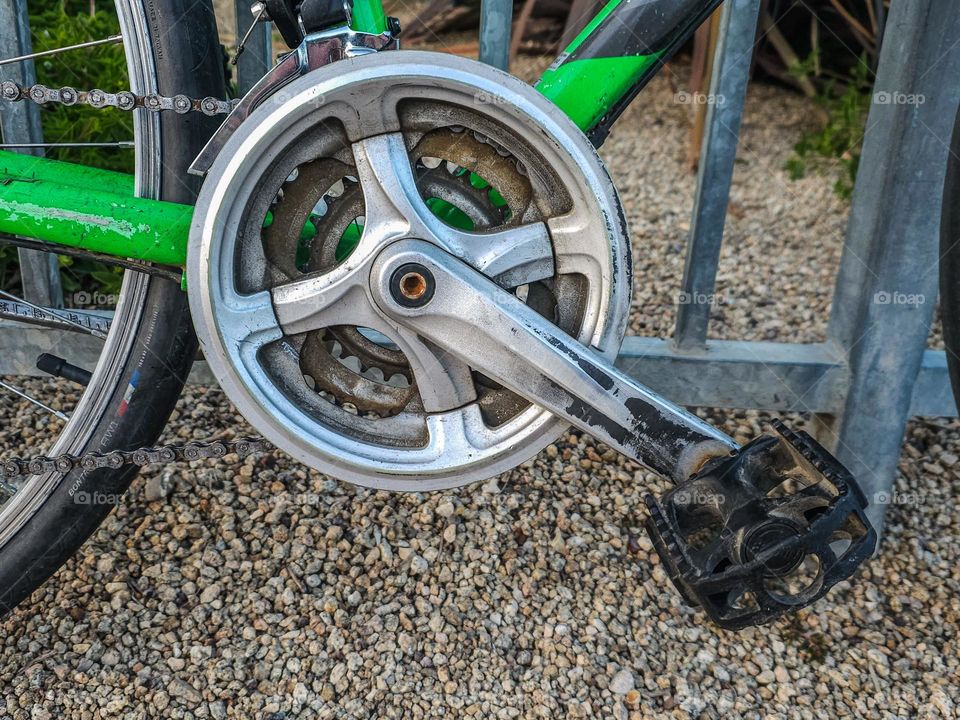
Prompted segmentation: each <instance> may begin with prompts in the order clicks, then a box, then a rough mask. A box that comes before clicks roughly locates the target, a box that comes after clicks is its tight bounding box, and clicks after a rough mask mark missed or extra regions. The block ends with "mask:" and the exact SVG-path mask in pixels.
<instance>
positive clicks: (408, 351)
mask: <svg viewBox="0 0 960 720" xmlns="http://www.w3.org/2000/svg"><path fill="white" fill-rule="evenodd" d="M381 323H382V321H381ZM385 334H386V335H387V336H388V337H389V338H390V339H391V340H393V341H394V342H395V343H396V344H397V346H398V347H399V348H400V350H401V351H403V354H404V355H405V356H406V358H407V362H409V363H410V370H411V371H412V372H413V377H414V380H415V381H416V384H417V390H418V391H419V393H420V399H421V400H422V401H423V409H424V411H425V412H428V413H438V412H446V411H448V410H453V409H455V408H459V407H462V406H464V405H466V404H467V403H471V402H473V401H474V400H476V399H477V391H476V387H475V386H474V384H473V376H472V374H471V372H470V368H469V367H468V366H467V364H466V363H464V362H463V361H462V360H460V359H459V358H457V357H456V356H455V355H453V354H451V353H449V352H447V351H446V350H444V349H443V348H440V347H438V346H437V345H434V344H433V343H431V342H430V341H428V340H425V339H423V338H422V337H420V336H419V335H418V334H417V333H416V332H413V331H410V330H407V329H406V328H404V327H400V326H394V327H392V328H389V329H387V330H386V331H385Z"/></svg>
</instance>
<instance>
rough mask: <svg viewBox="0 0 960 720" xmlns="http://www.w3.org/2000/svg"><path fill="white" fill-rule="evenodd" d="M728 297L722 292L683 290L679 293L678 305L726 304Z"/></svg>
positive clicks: (711, 305)
mask: <svg viewBox="0 0 960 720" xmlns="http://www.w3.org/2000/svg"><path fill="white" fill-rule="evenodd" d="M726 302H727V298H726V297H725V296H724V295H723V294H721V293H701V292H692V293H690V292H681V293H678V294H677V305H709V306H710V307H713V306H715V305H725V304H726Z"/></svg>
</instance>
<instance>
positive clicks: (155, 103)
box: [0, 80, 274, 493]
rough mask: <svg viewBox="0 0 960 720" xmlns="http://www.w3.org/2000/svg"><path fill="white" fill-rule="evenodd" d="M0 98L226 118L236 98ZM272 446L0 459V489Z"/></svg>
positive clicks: (6, 85)
mask: <svg viewBox="0 0 960 720" xmlns="http://www.w3.org/2000/svg"><path fill="white" fill-rule="evenodd" d="M0 99H3V100H6V101H8V102H20V101H22V100H29V101H31V102H34V103H36V104H37V105H46V104H47V103H58V104H60V105H66V106H68V107H69V106H73V105H88V106H90V107H92V108H96V109H102V108H107V107H114V108H117V109H119V110H124V111H128V112H129V111H133V110H135V109H136V108H143V109H145V110H149V111H151V112H167V111H170V112H175V113H177V114H178V115H185V114H187V113H191V112H200V113H203V114H204V115H207V116H211V117H212V116H215V115H227V114H229V113H230V112H232V111H233V108H234V107H236V105H237V103H239V102H240V101H239V100H219V99H217V98H213V97H206V98H201V99H198V98H191V97H188V96H186V95H174V96H172V97H167V96H164V95H156V94H153V95H137V94H135V93H133V92H130V91H128V90H123V91H120V92H116V93H109V92H105V91H104V90H99V89H94V90H77V89H76V88H72V87H62V88H59V89H57V88H48V87H47V86H46V85H40V84H37V85H32V86H30V87H27V86H24V85H20V84H19V83H16V82H13V81H10V80H8V81H6V82H3V83H0ZM273 449H274V447H273V445H272V444H271V443H270V442H268V441H267V440H264V439H262V438H254V437H247V438H241V439H240V440H235V441H230V442H222V441H219V440H214V441H210V442H192V443H187V444H185V445H164V446H161V447H144V448H139V449H137V450H114V451H112V452H108V453H99V452H91V453H86V454H84V455H70V454H63V455H57V456H55V457H49V456H47V455H38V456H36V457H32V458H19V457H17V458H9V459H7V460H3V461H0V490H5V491H7V492H8V493H10V492H16V490H17V488H16V487H15V486H14V485H12V484H11V481H13V480H17V479H18V478H23V477H27V476H30V475H41V474H44V473H49V472H57V473H61V474H64V475H66V474H67V473H69V472H72V471H73V470H76V469H82V470H88V471H89V470H98V469H100V468H111V469H113V470H117V469H119V468H121V467H125V466H128V465H131V466H137V467H144V466H146V465H163V464H170V463H175V462H182V461H187V462H189V461H192V460H203V459H208V458H213V459H216V458H223V457H225V456H227V455H230V454H232V453H235V454H237V455H238V456H240V457H241V458H245V457H247V456H248V455H252V454H255V453H265V452H270V451H272V450H273Z"/></svg>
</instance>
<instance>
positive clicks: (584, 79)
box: [537, 0, 723, 147]
mask: <svg viewBox="0 0 960 720" xmlns="http://www.w3.org/2000/svg"><path fill="white" fill-rule="evenodd" d="M722 1H723V0H610V2H609V3H608V4H607V5H606V6H605V7H604V8H603V10H601V11H600V12H599V13H598V14H597V16H596V17H595V18H593V20H591V21H590V23H589V24H588V25H587V26H586V27H585V28H584V29H583V31H582V32H581V33H580V34H579V35H578V36H577V37H576V38H575V39H574V40H573V42H572V43H570V45H569V46H568V47H567V49H566V50H564V51H563V53H562V54H561V55H560V56H559V57H558V58H557V59H556V60H555V61H554V62H553V64H552V65H551V66H550V67H549V68H548V69H547V71H546V72H545V73H544V74H543V77H542V78H540V82H539V83H537V89H538V90H539V91H540V92H542V93H543V94H544V95H546V96H547V97H548V98H550V99H551V100H553V102H554V103H556V105H557V106H558V107H559V108H560V109H561V110H563V112H564V113H566V114H567V115H568V116H569V117H570V119H572V120H573V121H574V122H575V123H576V124H577V126H578V127H579V128H580V129H581V130H583V131H584V132H585V133H586V134H587V135H588V136H589V137H590V139H591V140H592V141H593V144H594V145H595V146H597V147H599V146H600V145H601V144H602V143H603V140H604V138H605V137H606V135H607V132H608V131H609V129H610V125H611V124H613V121H614V120H616V119H617V118H618V117H619V116H620V114H621V113H622V112H623V111H624V110H625V109H626V107H627V105H629V104H630V101H631V100H633V98H634V97H635V96H636V94H637V93H638V92H640V90H641V89H643V87H644V86H645V85H646V84H647V83H648V82H649V81H650V79H651V78H653V76H654V75H656V74H657V73H658V72H659V71H660V68H661V67H663V65H664V63H666V61H667V60H669V59H670V57H671V56H672V55H673V53H674V52H676V51H677V50H678V49H679V48H680V47H681V46H682V45H683V44H684V43H685V42H686V41H687V40H689V39H690V37H691V36H692V35H693V33H694V32H696V29H697V28H698V27H699V26H700V24H701V23H703V21H704V20H706V19H707V18H708V17H709V16H710V14H711V13H712V12H713V11H714V10H715V9H716V8H717V7H718V6H719V5H720V3H721V2H722Z"/></svg>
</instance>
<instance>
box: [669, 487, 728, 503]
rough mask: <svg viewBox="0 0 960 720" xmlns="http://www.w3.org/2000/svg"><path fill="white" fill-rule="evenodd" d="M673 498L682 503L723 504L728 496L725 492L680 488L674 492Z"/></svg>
mask: <svg viewBox="0 0 960 720" xmlns="http://www.w3.org/2000/svg"><path fill="white" fill-rule="evenodd" d="M673 499H674V501H675V502H676V503H678V504H680V505H722V504H723V503H724V502H725V501H726V499H727V498H726V496H725V495H724V494H723V493H705V492H701V491H699V490H680V491H679V492H677V493H675V494H674V496H673Z"/></svg>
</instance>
